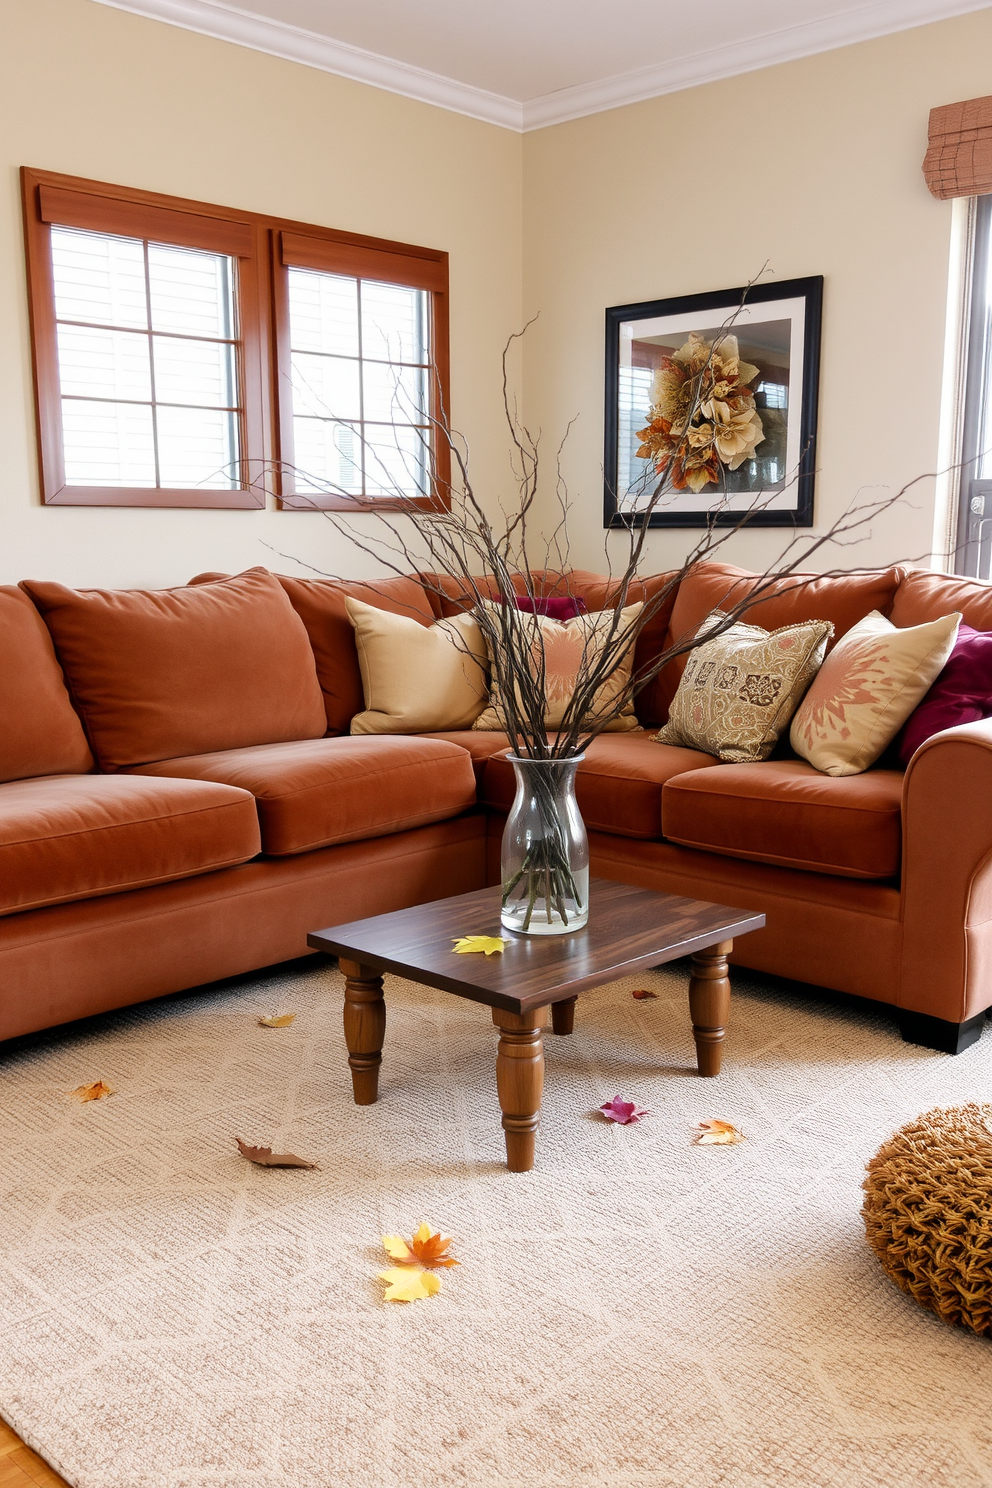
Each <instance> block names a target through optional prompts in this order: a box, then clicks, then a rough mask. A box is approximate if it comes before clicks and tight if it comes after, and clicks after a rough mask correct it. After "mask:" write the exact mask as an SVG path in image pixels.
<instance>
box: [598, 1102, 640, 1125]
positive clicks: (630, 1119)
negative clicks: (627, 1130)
mask: <svg viewBox="0 0 992 1488" xmlns="http://www.w3.org/2000/svg"><path fill="white" fill-rule="evenodd" d="M599 1109H600V1110H601V1111H602V1113H603V1115H604V1116H605V1117H606V1119H607V1121H615V1122H617V1124H618V1125H619V1126H632V1125H633V1123H634V1122H635V1121H640V1119H641V1117H642V1116H650V1115H651V1112H650V1111H641V1110H639V1109H638V1107H637V1106H636V1105H635V1104H634V1102H633V1101H626V1100H623V1099H622V1097H621V1096H619V1095H615V1096H614V1097H613V1099H612V1100H611V1101H607V1102H606V1103H605V1105H602V1106H600V1108H599Z"/></svg>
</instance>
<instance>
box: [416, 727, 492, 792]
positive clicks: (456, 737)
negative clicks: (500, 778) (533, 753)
mask: <svg viewBox="0 0 992 1488" xmlns="http://www.w3.org/2000/svg"><path fill="white" fill-rule="evenodd" d="M420 737H421V738H422V739H441V740H443V741H444V742H445V743H446V744H457V745H458V746H459V748H460V749H467V750H468V752H469V756H470V758H471V760H472V768H473V770H474V771H475V778H476V781H479V780H481V779H482V776H483V773H484V771H485V768H486V761H487V760H488V759H491V758H492V756H493V755H494V754H499V753H500V751H501V750H503V749H507V748H508V747H509V744H510V741H509V739H508V738H507V737H506V735H505V734H504V733H501V732H500V730H499V729H493V731H492V732H491V733H487V732H485V731H484V730H481V731H480V730H478V729H450V730H449V731H448V732H446V733H431V734H421V735H420Z"/></svg>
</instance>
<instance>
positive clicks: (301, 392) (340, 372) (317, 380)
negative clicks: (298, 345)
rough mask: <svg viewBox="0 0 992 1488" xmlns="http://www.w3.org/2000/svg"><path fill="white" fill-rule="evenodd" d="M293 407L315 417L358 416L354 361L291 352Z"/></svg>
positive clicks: (356, 374)
mask: <svg viewBox="0 0 992 1488" xmlns="http://www.w3.org/2000/svg"><path fill="white" fill-rule="evenodd" d="M292 365H293V409H294V412H296V413H298V414H310V415H312V416H314V417H317V418H335V419H357V418H361V414H362V405H361V400H360V396H359V387H358V368H359V363H358V362H357V361H351V360H348V359H347V358H345V357H328V356H307V355H306V354H304V353H301V352H294V353H293V364H292Z"/></svg>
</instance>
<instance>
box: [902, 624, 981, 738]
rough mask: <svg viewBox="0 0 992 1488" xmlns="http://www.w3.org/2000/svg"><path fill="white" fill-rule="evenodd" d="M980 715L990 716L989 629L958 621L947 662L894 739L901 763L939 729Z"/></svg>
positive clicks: (974, 721) (966, 721) (953, 725)
mask: <svg viewBox="0 0 992 1488" xmlns="http://www.w3.org/2000/svg"><path fill="white" fill-rule="evenodd" d="M980 718H992V632H989V631H984V630H973V629H972V627H971V626H970V625H961V626H960V627H959V628H958V638H957V640H956V641H955V642H954V650H953V651H952V652H951V654H950V656H949V657H948V659H947V664H946V665H945V667H944V669H943V671H942V672H941V674H940V676H939V677H938V678H937V680H936V682H935V683H934V684H933V686H932V687H931V688H930V691H929V692H928V693H927V694H926V696H925V697H924V699H923V701H922V702H921V703H919V704H918V706H917V707H916V709H915V710H914V711H913V712H912V713H911V714H910V715H909V717H908V718H907V720H906V722H905V724H904V725H903V729H902V732H901V734H900V735H899V737H898V739H897V740H896V747H897V750H898V753H899V760H900V763H901V764H903V765H908V764H909V762H910V760H911V759H912V758H913V755H914V754H915V753H916V751H917V750H918V749H919V747H920V745H921V744H923V743H924V742H925V741H926V740H927V739H929V738H931V737H932V736H933V735H934V734H939V733H940V731H941V729H948V728H955V727H956V726H957V725H958V724H959V723H977V721H978V720H979V719H980Z"/></svg>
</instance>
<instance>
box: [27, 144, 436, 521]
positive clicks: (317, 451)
mask: <svg viewBox="0 0 992 1488" xmlns="http://www.w3.org/2000/svg"><path fill="white" fill-rule="evenodd" d="M22 179H23V186H24V204H25V224H26V232H27V245H28V278H29V290H30V301H31V318H32V332H33V346H34V358H35V388H36V398H37V408H38V435H39V450H40V460H41V471H42V486H43V493H44V499H45V501H46V502H48V503H50V504H55V505H99V506H105V505H113V506H221V507H223V506H236V507H259V506H262V505H264V501H265V495H266V493H267V492H272V493H274V494H275V495H276V496H277V497H278V498H279V500H280V502H281V504H282V505H283V506H284V507H287V508H302V509H312V508H314V507H325V508H337V509H353V508H355V507H362V506H366V505H367V506H376V507H380V508H381V507H383V506H397V505H402V504H404V503H406V502H409V501H411V500H412V501H416V502H417V503H418V504H432V505H444V504H445V493H446V490H447V477H448V466H447V462H446V454H447V445H446V441H445V439H444V437H443V430H444V428H445V426H446V425H445V416H446V410H447V406H448V386H447V382H448V359H447V255H446V254H444V253H441V252H434V251H432V250H429V249H422V248H414V247H410V246H408V245H405V244H395V243H385V242H383V241H381V240H380V239H371V238H363V237H359V236H357V235H355V234H348V233H337V232H332V231H330V230H328V229H324V228H319V227H313V226H308V225H305V224H300V223H293V222H283V221H279V220H277V219H274V218H270V217H264V216H260V215H258V214H254V213H238V212H234V211H231V210H229V209H227V208H222V207H211V206H206V205H204V204H202V203H197V202H187V201H181V200H177V199H174V198H170V197H163V196H158V195H153V194H151V193H148V192H139V191H133V190H130V189H127V188H124V187H113V186H107V185H104V184H103V183H100V182H92V181H80V180H75V179H73V178H68V177H64V176H56V175H52V174H49V173H47V172H40V171H30V170H24V171H23V172H22Z"/></svg>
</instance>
